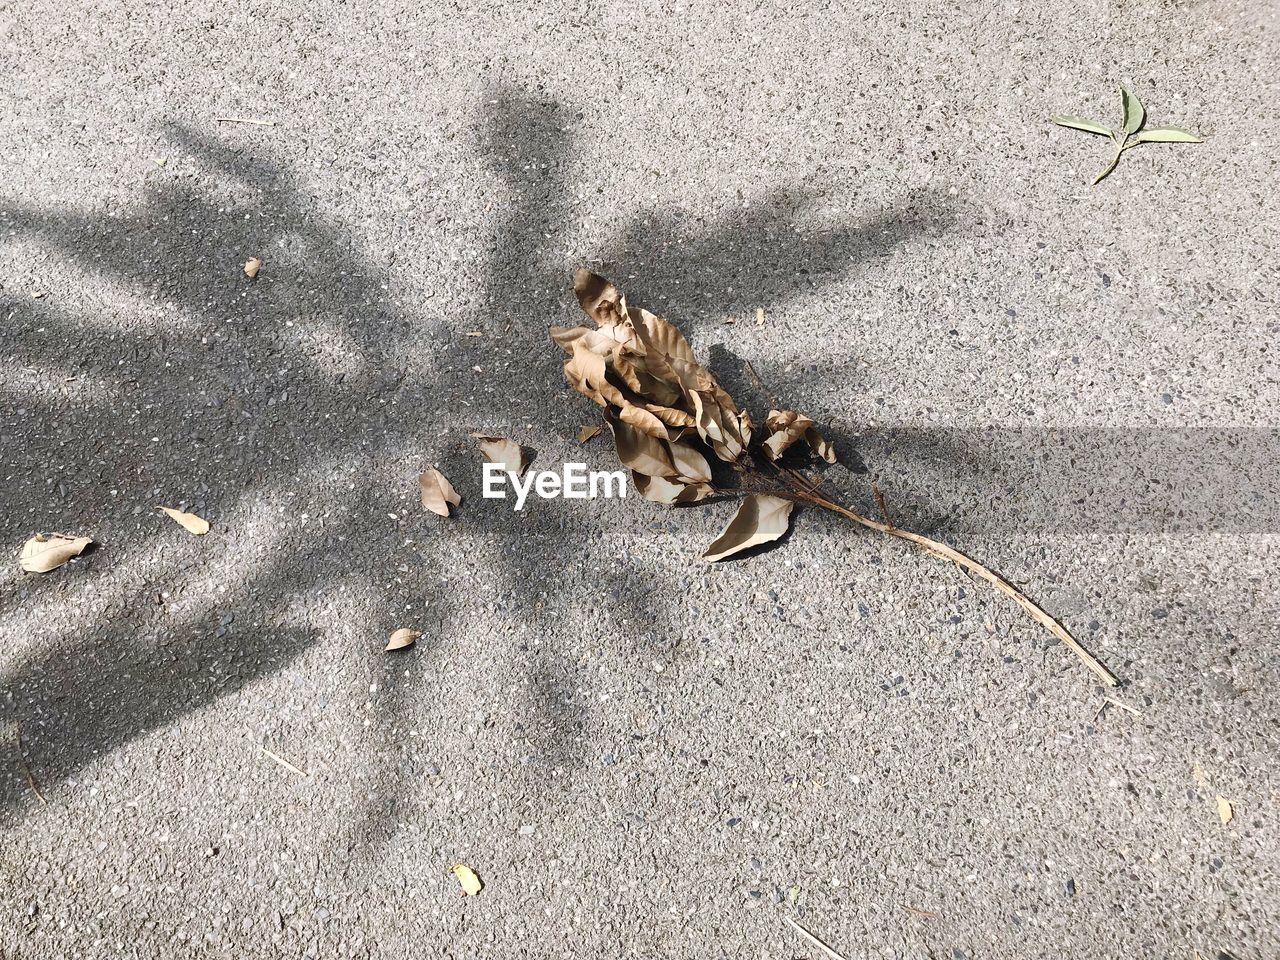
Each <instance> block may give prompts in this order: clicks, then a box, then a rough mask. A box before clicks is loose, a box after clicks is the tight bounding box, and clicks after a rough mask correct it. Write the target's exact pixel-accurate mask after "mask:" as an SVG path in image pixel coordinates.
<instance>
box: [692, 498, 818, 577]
mask: <svg viewBox="0 0 1280 960" xmlns="http://www.w3.org/2000/svg"><path fill="white" fill-rule="evenodd" d="M793 506H795V504H793V503H792V502H791V501H790V500H783V499H782V498H781V497H770V496H767V495H765V494H760V493H753V494H750V495H749V496H748V497H746V498H745V499H744V500H743V501H742V506H740V507H738V512H737V513H735V514H734V515H733V519H732V520H730V521H729V525H728V526H727V527H725V528H724V532H723V533H721V534H720V536H718V537H716V539H715V541H714V542H713V543H712V544H711V546H709V547H707V552H706V553H704V554H703V555H702V559H703V560H707V561H710V562H715V561H716V560H723V559H724V558H725V557H731V556H733V555H734V554H735V553H741V552H742V551H743V550H750V549H751V548H752V547H758V546H759V545H760V544H762V543H770V542H772V541H774V540H777V539H778V538H779V537H780V536H782V535H783V534H784V533H786V532H787V527H788V525H789V524H790V523H791V508H792V507H793Z"/></svg>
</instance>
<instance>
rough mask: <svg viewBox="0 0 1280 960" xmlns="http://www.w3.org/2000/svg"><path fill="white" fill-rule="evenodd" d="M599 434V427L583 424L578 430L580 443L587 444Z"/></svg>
mask: <svg viewBox="0 0 1280 960" xmlns="http://www.w3.org/2000/svg"><path fill="white" fill-rule="evenodd" d="M599 432H600V428H599V427H598V426H593V425H589V424H583V425H582V426H580V427H579V428H578V442H579V443H586V442H587V441H588V440H590V439H591V438H592V437H594V436H595V435H596V434H597V433H599Z"/></svg>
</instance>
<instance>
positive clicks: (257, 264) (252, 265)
mask: <svg viewBox="0 0 1280 960" xmlns="http://www.w3.org/2000/svg"><path fill="white" fill-rule="evenodd" d="M261 269H262V261H261V260H259V259H258V258H257V257H250V258H249V259H248V260H246V261H245V264H244V275H245V276H246V277H248V278H249V279H250V280H252V279H253V278H254V277H256V276H257V275H258V271H259V270H261Z"/></svg>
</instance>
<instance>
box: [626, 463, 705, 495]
mask: <svg viewBox="0 0 1280 960" xmlns="http://www.w3.org/2000/svg"><path fill="white" fill-rule="evenodd" d="M631 478H632V481H633V482H634V483H635V487H636V489H637V490H638V491H640V496H642V497H644V498H645V499H646V500H652V501H653V502H654V503H697V502H698V501H699V500H702V499H704V498H705V497H709V496H710V495H711V493H712V492H713V491H712V489H711V485H710V484H708V483H686V482H685V481H683V480H672V479H670V478H668V477H648V476H645V475H644V474H643V473H636V472H635V471H634V470H633V471H632V472H631Z"/></svg>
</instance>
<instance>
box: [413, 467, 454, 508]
mask: <svg viewBox="0 0 1280 960" xmlns="http://www.w3.org/2000/svg"><path fill="white" fill-rule="evenodd" d="M418 488H419V490H421V492H422V505H423V506H424V507H426V508H427V509H428V510H430V511H431V512H432V513H434V514H436V515H437V516H441V517H447V516H448V515H449V505H450V504H452V505H453V506H455V507H456V506H457V505H458V504H460V503H461V502H462V497H460V496H458V491H457V490H455V489H453V484H451V483H450V482H449V479H448V478H447V477H446V476H445V475H444V474H443V473H441V472H440V471H439V470H437V469H436V468H435V467H428V468H427V469H426V470H424V471H423V472H422V473H421V474H420V475H419V476H418Z"/></svg>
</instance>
